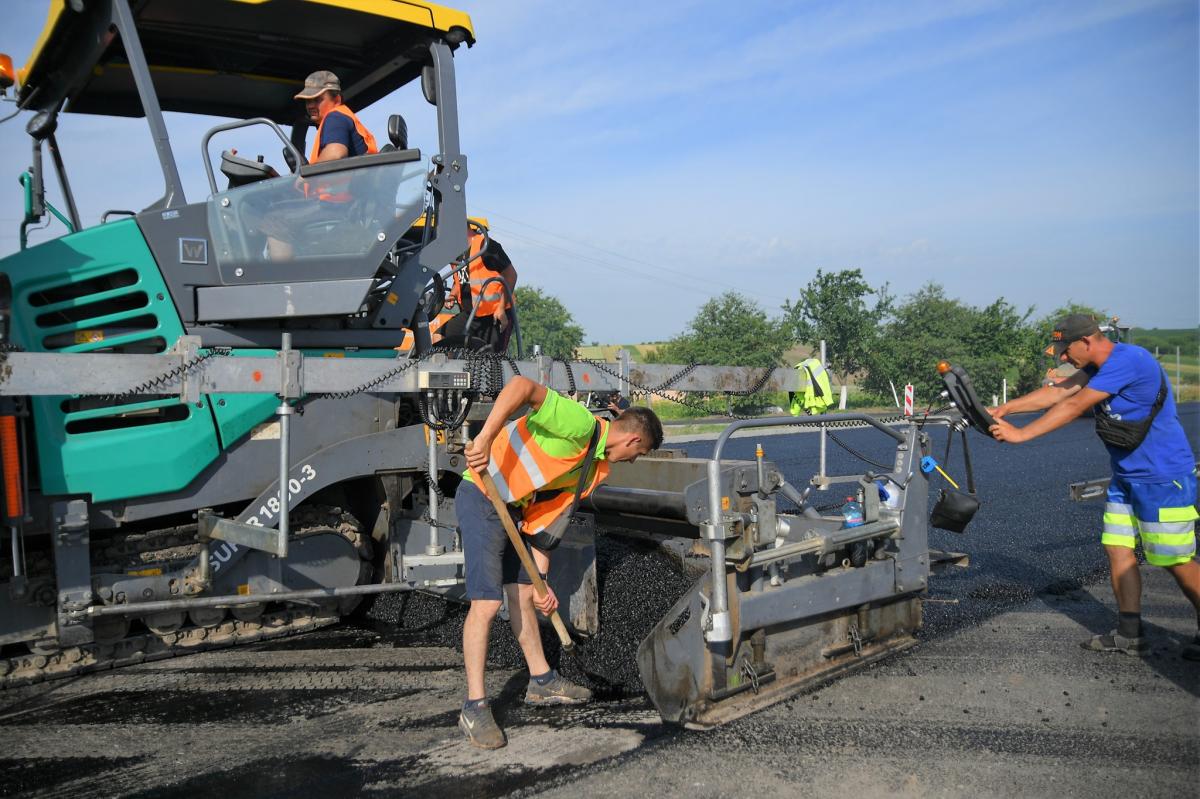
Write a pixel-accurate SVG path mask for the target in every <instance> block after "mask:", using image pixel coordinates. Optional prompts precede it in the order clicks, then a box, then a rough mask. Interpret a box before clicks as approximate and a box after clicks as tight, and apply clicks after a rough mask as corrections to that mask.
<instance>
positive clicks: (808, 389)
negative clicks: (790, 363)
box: [788, 358, 833, 416]
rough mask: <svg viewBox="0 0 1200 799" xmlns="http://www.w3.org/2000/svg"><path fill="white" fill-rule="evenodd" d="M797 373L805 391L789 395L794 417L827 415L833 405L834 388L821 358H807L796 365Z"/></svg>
mask: <svg viewBox="0 0 1200 799" xmlns="http://www.w3.org/2000/svg"><path fill="white" fill-rule="evenodd" d="M796 371H797V372H799V373H800V378H801V379H802V381H803V382H804V391H802V392H801V391H793V392H789V393H788V398H789V399H790V400H791V403H792V405H791V409H790V410H791V412H792V416H800V415H801V414H808V415H809V416H816V415H817V414H821V413H825V411H826V410H828V409H829V406H830V405H833V388H832V387H831V386H830V385H829V372H827V371H826V370H825V367H824V365H822V363H821V361H820V359H819V358H806V359H805V360H803V361H801V362H800V363H798V364H796Z"/></svg>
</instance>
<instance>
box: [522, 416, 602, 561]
mask: <svg viewBox="0 0 1200 799" xmlns="http://www.w3.org/2000/svg"><path fill="white" fill-rule="evenodd" d="M599 442H600V423H599V422H596V426H595V427H593V428H592V440H591V443H589V444H588V449H587V453H586V454H585V455H584V456H583V469H582V471H581V473H580V475H579V483H578V484H577V485H576V486H575V500H574V501H573V502H572V503H571V509H570V510H568V511H567V512H566V513H564V514H562V515H561V516H559V517H558V518H557V519H555V520H554V521H552V522H550V524H549V525H547V526H546V528H545V529H543V530H539V531H538V532H536V533H534V534H533V535H531V536H529V543H530V544H531V545H532V546H535V547H537V548H538V549H540V550H542V551H543V552H549V551H550V550H552V549H554V548H555V547H557V546H558V545H559V544H560V543H562V539H563V536H564V535H566V534H567V528H568V527H570V526H571V519H572V517H574V516H575V511H576V509H578V508H579V499H580V497H581V496H582V495H583V485H584V482H585V481H586V480H587V476H588V472H590V471H591V469H590V468H589V467H591V465H592V460H593V459H594V457H595V455H596V445H597V444H598V443H599Z"/></svg>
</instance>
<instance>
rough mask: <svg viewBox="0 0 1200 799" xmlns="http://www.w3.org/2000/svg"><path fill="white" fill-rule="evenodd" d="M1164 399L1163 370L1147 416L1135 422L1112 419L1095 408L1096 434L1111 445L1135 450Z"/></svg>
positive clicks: (1165, 393)
mask: <svg viewBox="0 0 1200 799" xmlns="http://www.w3.org/2000/svg"><path fill="white" fill-rule="evenodd" d="M1166 400H1167V373H1166V372H1163V376H1162V383H1161V384H1160V385H1159V388H1158V396H1157V397H1155V398H1154V407H1152V408H1151V409H1150V415H1149V416H1147V417H1146V418H1145V419H1139V420H1137V421H1136V422H1127V421H1125V420H1123V419H1114V418H1112V417H1111V416H1109V415H1108V414H1107V413H1104V412H1103V411H1100V410H1097V411H1096V435H1098V436H1100V440H1101V441H1103V442H1104V443H1105V444H1108V445H1109V446H1111V447H1119V448H1120V449H1128V450H1135V449H1137V448H1138V447H1140V446H1141V445H1142V442H1143V441H1145V440H1146V435H1147V434H1148V433H1149V432H1150V426H1151V425H1153V424H1154V417H1156V416H1158V412H1159V411H1161V410H1162V406H1163V403H1164V402H1166Z"/></svg>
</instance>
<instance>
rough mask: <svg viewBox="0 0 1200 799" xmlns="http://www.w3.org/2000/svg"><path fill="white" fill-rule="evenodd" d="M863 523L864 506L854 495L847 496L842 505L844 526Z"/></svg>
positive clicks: (855, 525)
mask: <svg viewBox="0 0 1200 799" xmlns="http://www.w3.org/2000/svg"><path fill="white" fill-rule="evenodd" d="M862 523H863V506H862V503H861V502H859V501H858V500H857V499H855V498H854V497H846V504H845V505H843V506H842V527H858V526H859V525H861V524H862Z"/></svg>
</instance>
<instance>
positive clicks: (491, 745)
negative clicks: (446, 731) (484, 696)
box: [458, 702, 508, 749]
mask: <svg viewBox="0 0 1200 799" xmlns="http://www.w3.org/2000/svg"><path fill="white" fill-rule="evenodd" d="M458 728H459V729H460V730H462V731H463V734H465V735H466V736H467V740H468V741H470V742H471V744H472V745H473V746H478V747H479V748H480V749H499V748H500V747H502V746H504V745H505V744H506V743H508V739H507V738H505V737H504V730H502V729H500V725H498V724H497V723H496V719H494V718H492V708H491V707H490V706H489V705H488V703H487V702H482V703H480V704H478V705H473V706H467V705H464V706H463V709H462V713H460V714H459V715H458Z"/></svg>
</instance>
